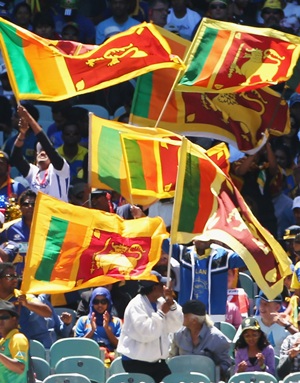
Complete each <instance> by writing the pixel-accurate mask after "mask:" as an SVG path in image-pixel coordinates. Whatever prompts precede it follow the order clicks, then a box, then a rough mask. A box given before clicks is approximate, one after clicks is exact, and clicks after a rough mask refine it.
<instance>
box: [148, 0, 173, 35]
mask: <svg viewBox="0 0 300 383" xmlns="http://www.w3.org/2000/svg"><path fill="white" fill-rule="evenodd" d="M148 14H149V20H150V21H151V22H152V23H153V24H155V25H158V26H159V27H162V28H164V26H165V25H166V24H167V17H168V14H169V0H149V9H148Z"/></svg>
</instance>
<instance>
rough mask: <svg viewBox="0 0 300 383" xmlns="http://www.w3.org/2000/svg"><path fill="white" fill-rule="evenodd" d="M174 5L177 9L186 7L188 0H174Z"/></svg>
mask: <svg viewBox="0 0 300 383" xmlns="http://www.w3.org/2000/svg"><path fill="white" fill-rule="evenodd" d="M172 7H173V8H174V9H175V10H177V9H178V10H183V9H186V0H172Z"/></svg>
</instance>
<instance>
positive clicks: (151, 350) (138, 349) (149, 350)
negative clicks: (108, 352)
mask: <svg viewBox="0 0 300 383" xmlns="http://www.w3.org/2000/svg"><path fill="white" fill-rule="evenodd" d="M166 282H167V281H166V278H164V277H161V276H160V275H158V277H157V282H154V281H141V289H140V293H139V294H138V295H136V296H135V297H134V298H133V299H132V300H131V301H130V302H129V304H128V306H127V307H126V310H125V316H124V324H123V327H122V331H121V336H120V339H119V344H118V348H117V351H118V352H119V353H121V354H122V363H123V367H124V369H125V371H126V372H139V373H145V374H148V375H150V376H151V377H152V378H153V379H154V380H155V382H156V383H159V382H161V381H162V380H163V378H164V377H165V376H166V375H169V374H171V370H170V368H169V367H168V365H167V363H166V362H165V359H166V358H167V357H168V348H169V334H170V333H172V332H174V331H177V330H178V329H179V328H180V327H181V325H182V311H181V307H179V306H177V304H176V302H175V301H174V300H173V291H172V290H171V289H169V288H167V287H166V286H164V283H166Z"/></svg>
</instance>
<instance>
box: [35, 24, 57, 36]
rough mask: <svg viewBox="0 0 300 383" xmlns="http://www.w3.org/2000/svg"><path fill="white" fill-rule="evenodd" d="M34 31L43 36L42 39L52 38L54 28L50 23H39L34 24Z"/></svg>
mask: <svg viewBox="0 0 300 383" xmlns="http://www.w3.org/2000/svg"><path fill="white" fill-rule="evenodd" d="M34 33H36V34H37V35H39V36H41V37H44V39H52V38H53V34H54V29H53V27H52V26H51V25H45V24H44V25H42V24H39V25H37V26H36V28H35V31H34Z"/></svg>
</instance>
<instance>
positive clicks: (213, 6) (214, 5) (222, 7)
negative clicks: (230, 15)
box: [209, 4, 227, 9]
mask: <svg viewBox="0 0 300 383" xmlns="http://www.w3.org/2000/svg"><path fill="white" fill-rule="evenodd" d="M209 8H210V9H226V8H227V5H225V4H212V5H211V6H210V7H209Z"/></svg>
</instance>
